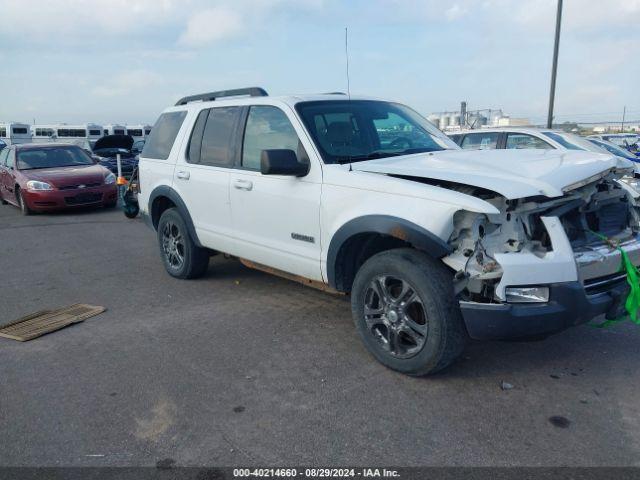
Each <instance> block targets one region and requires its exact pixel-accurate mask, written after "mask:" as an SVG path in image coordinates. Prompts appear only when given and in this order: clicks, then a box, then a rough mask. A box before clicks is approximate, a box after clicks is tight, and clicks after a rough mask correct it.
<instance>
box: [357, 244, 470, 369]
mask: <svg viewBox="0 0 640 480" xmlns="http://www.w3.org/2000/svg"><path fill="white" fill-rule="evenodd" d="M351 307H352V313H353V318H354V321H355V324H356V327H357V329H358V333H359V334H360V337H361V338H362V341H363V342H364V344H365V346H366V347H367V349H368V350H369V352H371V354H373V356H374V357H375V358H376V359H377V360H378V361H380V362H381V363H382V364H383V365H386V366H387V367H389V368H392V369H393V370H397V371H399V372H402V373H405V374H408V375H416V376H418V375H428V374H431V373H435V372H437V371H439V370H442V369H443V368H445V367H447V366H448V365H450V364H451V363H452V362H453V361H454V360H455V359H456V358H457V357H458V356H459V355H460V354H461V353H462V350H463V349H464V345H465V342H466V338H467V336H466V330H465V328H464V324H463V321H462V316H461V313H460V308H459V306H458V303H457V301H456V299H455V296H454V293H453V278H452V275H451V274H450V273H449V271H448V270H447V269H446V267H445V266H444V265H442V264H441V263H440V262H439V261H437V260H434V259H432V258H431V257H429V256H427V255H425V254H424V253H421V252H418V251H416V250H412V249H396V250H389V251H386V252H382V253H379V254H377V255H374V256H373V257H371V258H370V259H369V260H367V261H366V262H365V263H364V265H362V267H361V268H360V270H358V273H357V274H356V278H355V281H354V283H353V288H352V291H351Z"/></svg>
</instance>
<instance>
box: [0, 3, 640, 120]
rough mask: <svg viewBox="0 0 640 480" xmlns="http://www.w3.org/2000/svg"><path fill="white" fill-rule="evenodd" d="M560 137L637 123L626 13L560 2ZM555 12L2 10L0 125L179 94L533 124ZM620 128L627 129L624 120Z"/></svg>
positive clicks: (539, 115)
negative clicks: (233, 94) (369, 103)
mask: <svg viewBox="0 0 640 480" xmlns="http://www.w3.org/2000/svg"><path fill="white" fill-rule="evenodd" d="M564 3H565V11H564V16H563V31H562V40H561V44H560V62H559V72H558V87H557V97H556V98H557V100H556V114H557V119H558V120H560V121H564V120H568V119H578V120H583V121H590V120H601V119H618V118H620V117H621V114H622V108H623V106H624V105H626V106H627V110H628V112H629V113H628V117H627V118H628V119H632V120H633V119H636V120H637V119H640V88H639V86H640V50H639V47H640V0H565V2H564ZM555 8H556V0H459V1H444V0H350V1H346V0H343V1H337V0H209V1H205V0H56V1H44V0H42V1H36V0H0V15H1V19H2V26H1V27H0V44H1V45H2V48H1V49H0V62H2V69H1V70H0V92H2V94H0V121H9V120H15V121H25V122H29V123H31V122H32V121H33V119H35V120H36V122H38V123H45V122H82V121H95V122H101V123H107V122H128V123H137V122H151V123H153V122H154V121H155V119H156V117H157V115H158V114H159V112H160V111H161V110H162V109H164V108H165V107H167V106H168V105H170V104H172V103H173V102H175V100H176V99H177V98H179V97H180V96H183V95H187V94H193V93H198V92H205V91H211V90H218V89H227V88H235V87H243V86H254V85H257V86H262V87H264V88H266V89H267V91H269V92H270V93H271V94H273V95H278V94H287V93H314V92H328V91H336V90H340V91H344V90H346V78H345V57H344V28H345V27H349V37H350V38H349V44H350V67H351V68H350V71H351V92H352V93H353V94H364V95H373V96H378V97H384V98H389V99H393V100H399V101H402V102H404V103H407V104H409V105H411V106H413V107H414V108H416V109H417V110H419V111H420V112H421V113H423V114H425V115H426V114H428V113H430V112H432V111H437V110H445V109H456V108H458V107H459V104H460V101H461V100H467V101H468V103H469V108H470V109H475V108H503V109H504V110H505V112H507V113H511V114H512V115H514V116H526V117H530V118H532V119H534V120H537V121H539V120H542V119H543V118H544V117H545V115H546V108H547V101H548V90H549V78H550V70H551V56H552V49H553V30H554V22H555ZM631 117H633V118H631Z"/></svg>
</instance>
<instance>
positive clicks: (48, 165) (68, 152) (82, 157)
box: [0, 143, 118, 215]
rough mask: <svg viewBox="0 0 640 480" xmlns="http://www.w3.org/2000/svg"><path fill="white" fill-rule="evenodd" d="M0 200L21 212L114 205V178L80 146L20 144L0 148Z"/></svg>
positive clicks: (116, 191) (115, 197) (115, 192)
mask: <svg viewBox="0 0 640 480" xmlns="http://www.w3.org/2000/svg"><path fill="white" fill-rule="evenodd" d="M0 201H2V203H12V204H13V205H16V206H17V207H19V208H20V209H21V210H22V213H23V214H24V215H29V214H30V213H31V212H42V211H49V210H59V209H64V208H74V207H85V206H104V207H115V205H116V202H117V201H118V190H117V187H116V177H115V175H114V174H113V173H111V172H110V171H109V170H107V169H106V168H104V167H102V166H100V165H96V164H95V163H94V160H93V159H92V158H91V157H90V156H89V155H88V154H87V153H86V152H85V151H84V150H82V149H81V148H80V147H78V146H76V145H63V144H37V143H29V144H20V145H12V146H10V147H6V148H4V149H2V150H0Z"/></svg>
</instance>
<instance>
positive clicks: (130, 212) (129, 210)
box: [124, 205, 140, 218]
mask: <svg viewBox="0 0 640 480" xmlns="http://www.w3.org/2000/svg"><path fill="white" fill-rule="evenodd" d="M138 213H140V207H138V206H137V205H132V206H125V208H124V216H125V217H127V218H136V217H137V216H138Z"/></svg>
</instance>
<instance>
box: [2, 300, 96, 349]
mask: <svg viewBox="0 0 640 480" xmlns="http://www.w3.org/2000/svg"><path fill="white" fill-rule="evenodd" d="M105 310H106V308H104V307H97V306H93V305H86V304H84V303H76V304H75V305H70V306H68V307H64V308H59V309H57V310H41V311H39V312H35V313H31V314H29V315H26V316H24V317H22V318H19V319H17V320H15V321H14V322H11V323H10V324H9V325H5V326H4V327H2V328H0V337H6V338H11V339H13V340H18V341H19V342H26V341H27V340H31V339H34V338H36V337H39V336H41V335H44V334H46V333H50V332H54V331H56V330H60V329H61V328H64V327H66V326H67V325H71V324H73V323H78V322H82V321H84V320H86V319H87V318H89V317H93V316H94V315H98V314H100V313H102V312H104V311H105Z"/></svg>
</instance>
